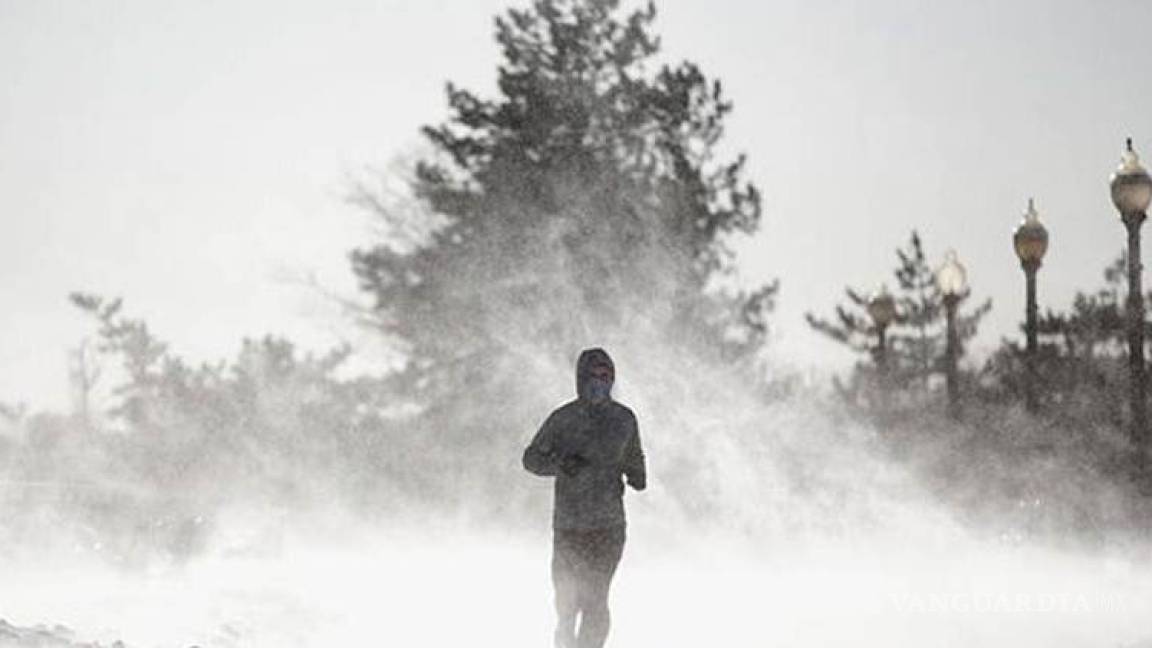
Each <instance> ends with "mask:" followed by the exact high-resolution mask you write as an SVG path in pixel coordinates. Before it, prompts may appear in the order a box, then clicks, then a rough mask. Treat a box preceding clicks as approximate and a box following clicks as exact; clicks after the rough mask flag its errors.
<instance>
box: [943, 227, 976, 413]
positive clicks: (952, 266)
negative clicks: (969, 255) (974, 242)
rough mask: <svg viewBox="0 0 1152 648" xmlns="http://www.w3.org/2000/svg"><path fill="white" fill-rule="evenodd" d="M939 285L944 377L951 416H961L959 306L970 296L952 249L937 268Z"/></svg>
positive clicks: (960, 266)
mask: <svg viewBox="0 0 1152 648" xmlns="http://www.w3.org/2000/svg"><path fill="white" fill-rule="evenodd" d="M936 285H937V286H938V287H939V288H940V295H941V299H942V300H943V302H944V316H945V324H946V329H945V331H946V338H945V342H944V379H945V384H946V387H947V391H948V416H949V417H951V418H952V419H954V420H958V419H959V418H960V376H959V372H958V370H957V367H956V365H957V363H958V362H959V356H960V336H959V332H958V331H957V330H956V309H957V307H958V306H959V305H960V302H961V301H962V300H963V299H964V298H965V297H967V296H968V292H969V291H968V273H967V271H966V270H964V266H963V265H961V264H960V260H959V259H957V258H956V252H955V251H953V250H949V251H948V254H947V256H946V257H945V260H944V265H942V266H940V269H939V270H937V271H936Z"/></svg>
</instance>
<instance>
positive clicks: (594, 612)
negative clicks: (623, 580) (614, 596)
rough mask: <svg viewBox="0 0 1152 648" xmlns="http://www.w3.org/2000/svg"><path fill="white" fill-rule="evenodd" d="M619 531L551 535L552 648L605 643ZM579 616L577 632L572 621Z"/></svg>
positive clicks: (562, 531)
mask: <svg viewBox="0 0 1152 648" xmlns="http://www.w3.org/2000/svg"><path fill="white" fill-rule="evenodd" d="M624 536H625V533H624V526H623V525H621V526H614V527H607V528H603V529H588V530H584V529H554V530H553V532H552V584H553V585H554V586H555V587H556V636H555V640H556V646H557V648H600V647H601V646H603V645H604V640H605V639H607V638H608V626H609V624H610V621H611V618H610V615H609V612H608V586H609V585H610V584H611V582H612V575H613V574H615V573H616V565H618V564H619V563H620V556H621V555H622V554H623V552H624ZM577 614H579V615H580V632H579V634H577V632H576V616H577Z"/></svg>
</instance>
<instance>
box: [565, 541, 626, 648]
mask: <svg viewBox="0 0 1152 648" xmlns="http://www.w3.org/2000/svg"><path fill="white" fill-rule="evenodd" d="M624 536H625V532H624V527H622V526H620V527H612V528H609V529H601V530H598V532H597V533H596V535H595V536H594V537H593V538H592V539H591V542H590V543H589V547H588V548H589V552H590V553H589V560H588V563H587V570H586V571H584V573H583V574H582V576H583V578H582V580H583V583H582V587H581V588H580V594H581V601H580V609H581V612H582V615H581V617H580V637H579V641H578V642H577V645H578V646H579V648H601V647H602V646H603V645H604V642H605V641H606V640H607V639H608V629H609V627H610V626H611V623H612V615H611V612H610V611H609V610H608V588H609V586H610V585H611V584H612V576H613V574H615V573H616V566H617V565H618V564H619V563H620V556H621V554H622V553H623V551H624Z"/></svg>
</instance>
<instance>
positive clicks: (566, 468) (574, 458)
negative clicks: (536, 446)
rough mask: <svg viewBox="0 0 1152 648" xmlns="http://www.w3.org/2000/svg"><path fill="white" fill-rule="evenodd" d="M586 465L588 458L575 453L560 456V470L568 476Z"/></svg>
mask: <svg viewBox="0 0 1152 648" xmlns="http://www.w3.org/2000/svg"><path fill="white" fill-rule="evenodd" d="M586 465H588V460H587V459H585V458H584V457H582V456H580V455H578V454H575V453H573V454H566V455H564V456H562V457H560V470H561V471H563V473H564V474H565V475H568V476H569V477H571V476H573V475H575V474H576V473H578V472H580V469H581V468H583V467H584V466H586Z"/></svg>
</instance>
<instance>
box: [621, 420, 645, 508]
mask: <svg viewBox="0 0 1152 648" xmlns="http://www.w3.org/2000/svg"><path fill="white" fill-rule="evenodd" d="M624 477H625V478H626V479H627V481H628V485H629V486H631V487H632V488H634V489H636V490H638V491H642V490H644V489H645V488H646V487H647V486H648V469H647V466H645V463H644V448H643V446H641V445H640V428H639V426H638V425H637V424H636V417H635V416H632V433H631V435H630V436H629V438H628V446H627V448H626V449H625V450H624Z"/></svg>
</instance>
